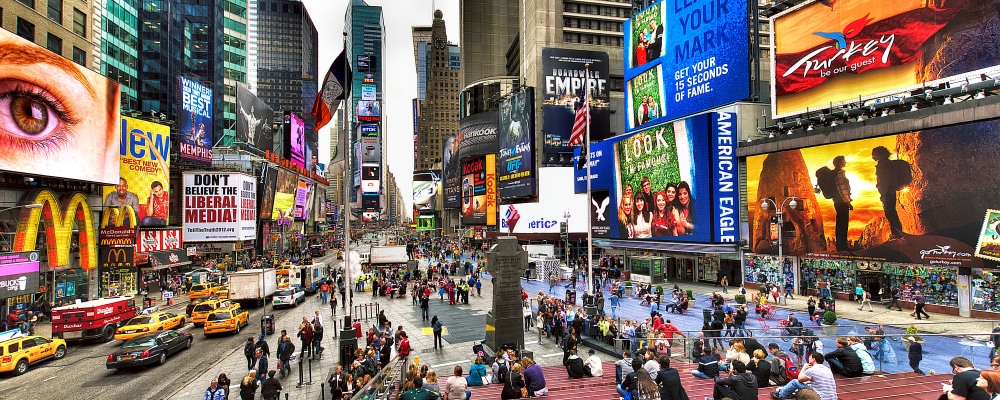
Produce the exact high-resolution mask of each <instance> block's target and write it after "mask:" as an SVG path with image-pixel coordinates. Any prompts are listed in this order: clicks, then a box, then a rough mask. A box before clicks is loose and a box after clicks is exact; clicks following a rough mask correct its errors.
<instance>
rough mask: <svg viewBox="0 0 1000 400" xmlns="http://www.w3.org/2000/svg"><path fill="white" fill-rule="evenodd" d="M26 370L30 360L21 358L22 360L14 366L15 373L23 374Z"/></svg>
mask: <svg viewBox="0 0 1000 400" xmlns="http://www.w3.org/2000/svg"><path fill="white" fill-rule="evenodd" d="M25 372H28V360H25V359H21V361H18V362H17V365H15V366H14V375H21V374H23V373H25Z"/></svg>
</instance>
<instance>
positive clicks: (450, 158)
mask: <svg viewBox="0 0 1000 400" xmlns="http://www.w3.org/2000/svg"><path fill="white" fill-rule="evenodd" d="M460 138H461V135H450V136H446V137H445V138H444V140H443V142H444V149H442V151H441V154H442V158H441V160H442V162H441V166H442V167H444V170H443V171H442V174H441V175H442V176H443V184H442V190H443V192H444V208H451V209H455V208H460V207H461V206H462V171H461V170H462V163H461V162H459V161H458V159H459V156H458V148H459V144H461V141H460Z"/></svg>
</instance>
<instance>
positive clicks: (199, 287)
mask: <svg viewBox="0 0 1000 400" xmlns="http://www.w3.org/2000/svg"><path fill="white" fill-rule="evenodd" d="M207 287H208V286H207V285H194V286H191V290H192V291H195V290H205V289H207Z"/></svg>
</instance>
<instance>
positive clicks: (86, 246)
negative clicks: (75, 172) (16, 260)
mask: <svg viewBox="0 0 1000 400" xmlns="http://www.w3.org/2000/svg"><path fill="white" fill-rule="evenodd" d="M61 197H62V201H59V198H60V196H57V195H56V194H55V193H54V192H52V191H51V190H48V189H43V190H37V191H34V192H31V193H30V194H29V195H28V199H29V200H31V201H30V203H35V204H41V205H42V207H41V208H22V209H21V216H20V219H19V220H18V223H17V232H16V234H15V235H14V251H15V252H21V251H35V250H36V248H35V247H36V245H37V244H38V243H37V242H38V229H39V225H41V224H44V226H45V247H46V254H47V255H48V259H49V267H52V268H58V267H65V266H67V265H69V252H70V247H71V243H72V241H73V226H74V224H75V225H76V228H77V229H78V231H79V233H78V235H79V236H78V242H79V248H80V267H81V268H83V269H94V268H97V258H98V255H97V233H96V232H95V230H96V229H95V228H96V226H95V224H94V214H93V212H92V211H91V208H90V202H89V201H88V200H87V196H86V195H85V194H83V193H80V192H74V193H69V194H65V195H63V196H61Z"/></svg>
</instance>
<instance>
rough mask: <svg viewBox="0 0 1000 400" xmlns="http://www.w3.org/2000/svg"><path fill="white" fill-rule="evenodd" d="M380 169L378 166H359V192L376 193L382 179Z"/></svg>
mask: <svg viewBox="0 0 1000 400" xmlns="http://www.w3.org/2000/svg"><path fill="white" fill-rule="evenodd" d="M381 171H382V168H381V167H379V166H378V165H362V166H361V191H362V192H367V193H378V191H379V187H380V186H381V185H380V183H381V182H380V181H381V177H382V172H381Z"/></svg>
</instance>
